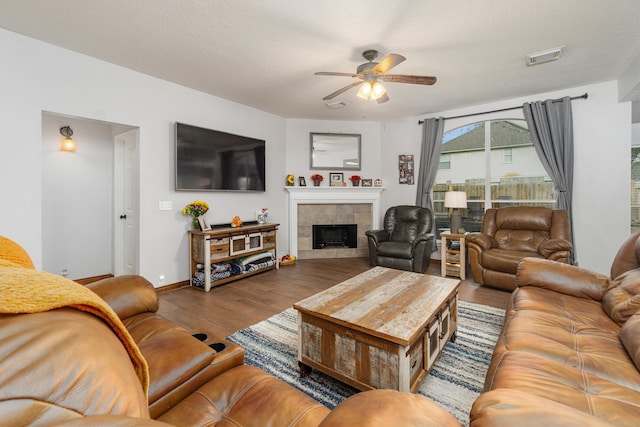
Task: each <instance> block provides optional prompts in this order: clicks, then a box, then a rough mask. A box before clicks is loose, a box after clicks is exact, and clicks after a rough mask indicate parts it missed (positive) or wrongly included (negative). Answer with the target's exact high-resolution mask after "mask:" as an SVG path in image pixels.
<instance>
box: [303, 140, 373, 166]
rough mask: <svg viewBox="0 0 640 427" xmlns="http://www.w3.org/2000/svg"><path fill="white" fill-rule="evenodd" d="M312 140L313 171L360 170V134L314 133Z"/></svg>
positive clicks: (310, 160)
mask: <svg viewBox="0 0 640 427" xmlns="http://www.w3.org/2000/svg"><path fill="white" fill-rule="evenodd" d="M310 140H311V145H310V148H309V165H310V168H311V169H316V170H354V171H359V170H360V167H361V164H360V140H361V136H360V134H348V133H313V132H312V133H311V134H310Z"/></svg>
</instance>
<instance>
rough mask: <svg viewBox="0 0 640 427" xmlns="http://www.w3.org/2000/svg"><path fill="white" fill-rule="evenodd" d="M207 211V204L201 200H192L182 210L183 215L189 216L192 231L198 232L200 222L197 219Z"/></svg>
mask: <svg viewBox="0 0 640 427" xmlns="http://www.w3.org/2000/svg"><path fill="white" fill-rule="evenodd" d="M208 211H209V204H208V203H207V202H203V201H202V200H194V201H193V202H191V203H189V204H188V205H187V206H185V207H184V209H182V214H183V215H191V216H192V217H193V218H191V222H192V227H193V229H194V230H200V221H198V217H199V216H202V215H204V214H206V213H207V212H208Z"/></svg>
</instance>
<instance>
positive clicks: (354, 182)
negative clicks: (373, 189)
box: [351, 179, 360, 187]
mask: <svg viewBox="0 0 640 427" xmlns="http://www.w3.org/2000/svg"><path fill="white" fill-rule="evenodd" d="M351 183H352V184H353V186H354V187H360V180H359V179H352V180H351Z"/></svg>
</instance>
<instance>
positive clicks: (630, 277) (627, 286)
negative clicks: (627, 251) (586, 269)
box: [602, 268, 640, 325]
mask: <svg viewBox="0 0 640 427" xmlns="http://www.w3.org/2000/svg"><path fill="white" fill-rule="evenodd" d="M602 307H603V308H604V310H605V311H606V312H607V314H608V315H609V316H610V317H611V318H612V319H613V320H615V321H616V322H617V323H618V324H619V325H623V324H624V323H625V322H626V321H627V320H629V318H630V317H631V316H633V315H634V314H635V313H637V312H638V311H640V268H636V269H634V270H629V271H627V272H625V273H622V274H621V275H619V276H618V277H616V278H615V279H614V280H612V282H611V286H610V287H609V289H607V290H606V291H605V293H604V295H603V297H602Z"/></svg>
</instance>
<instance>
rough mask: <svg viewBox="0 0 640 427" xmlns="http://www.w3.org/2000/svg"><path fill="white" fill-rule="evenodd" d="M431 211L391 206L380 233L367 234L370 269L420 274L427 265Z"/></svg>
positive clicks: (429, 253) (413, 207)
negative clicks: (396, 270)
mask: <svg viewBox="0 0 640 427" xmlns="http://www.w3.org/2000/svg"><path fill="white" fill-rule="evenodd" d="M432 225H433V220H432V215H431V210H430V209H428V208H422V207H420V206H393V207H390V208H389V209H388V210H387V212H386V213H385V215H384V224H383V227H384V229H383V230H369V231H367V232H366V233H365V235H366V236H367V239H368V240H369V261H370V263H371V265H380V266H382V267H389V268H395V269H398V270H408V271H415V272H417V273H423V272H424V271H425V270H426V269H427V267H428V266H429V262H430V261H431V252H433V239H435V236H434V235H433V234H432V233H431V228H432Z"/></svg>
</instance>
